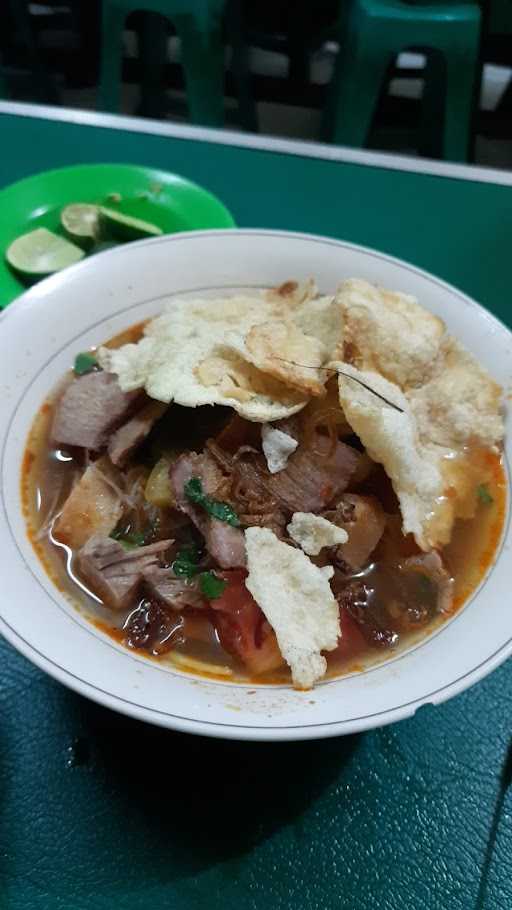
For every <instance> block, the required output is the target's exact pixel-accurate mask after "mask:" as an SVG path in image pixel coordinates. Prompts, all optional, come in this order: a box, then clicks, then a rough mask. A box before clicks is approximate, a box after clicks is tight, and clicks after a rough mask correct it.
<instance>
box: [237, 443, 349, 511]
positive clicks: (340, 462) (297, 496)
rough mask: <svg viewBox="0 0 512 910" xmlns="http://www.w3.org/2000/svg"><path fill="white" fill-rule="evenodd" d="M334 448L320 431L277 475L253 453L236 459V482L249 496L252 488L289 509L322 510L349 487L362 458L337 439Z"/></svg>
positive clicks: (300, 446)
mask: <svg viewBox="0 0 512 910" xmlns="http://www.w3.org/2000/svg"><path fill="white" fill-rule="evenodd" d="M286 432H287V433H288V432H290V428H289V427H288V425H286ZM290 435H292V434H290ZM331 448H332V446H331V440H330V439H328V438H327V437H326V436H323V435H321V434H319V433H317V434H315V439H314V440H313V444H312V445H311V446H307V445H306V444H305V443H304V442H303V441H302V442H300V443H299V446H298V448H297V449H296V451H295V452H293V453H292V455H290V458H289V459H288V463H287V465H286V468H284V470H282V471H279V473H277V474H270V472H269V470H268V468H267V463H266V461H265V458H264V456H263V455H259V454H258V455H256V454H252V453H251V452H249V453H247V454H245V455H242V456H241V457H240V458H239V459H238V460H237V461H236V464H235V468H234V474H235V476H236V481H237V483H238V486H239V488H240V486H242V487H243V489H244V490H245V492H246V495H248V494H249V492H251V491H252V492H253V495H254V497H255V498H258V499H259V498H260V491H261V490H264V491H266V496H267V499H268V497H269V495H270V497H271V499H273V500H275V502H276V503H277V505H278V506H279V507H281V508H284V509H285V510H288V511H289V512H315V513H317V512H320V511H321V510H322V509H325V508H326V506H328V505H329V503H330V502H331V501H332V500H333V499H334V498H335V497H337V496H339V494H340V493H342V492H343V491H344V490H346V488H347V486H348V484H349V483H350V479H351V477H352V475H353V473H354V471H355V470H356V468H357V465H358V463H359V459H360V455H359V452H356V450H355V449H353V448H351V447H350V446H347V445H345V444H344V443H343V442H336V443H335V445H334V447H333V450H332V452H331V451H330V449H331ZM248 511H249V510H248Z"/></svg>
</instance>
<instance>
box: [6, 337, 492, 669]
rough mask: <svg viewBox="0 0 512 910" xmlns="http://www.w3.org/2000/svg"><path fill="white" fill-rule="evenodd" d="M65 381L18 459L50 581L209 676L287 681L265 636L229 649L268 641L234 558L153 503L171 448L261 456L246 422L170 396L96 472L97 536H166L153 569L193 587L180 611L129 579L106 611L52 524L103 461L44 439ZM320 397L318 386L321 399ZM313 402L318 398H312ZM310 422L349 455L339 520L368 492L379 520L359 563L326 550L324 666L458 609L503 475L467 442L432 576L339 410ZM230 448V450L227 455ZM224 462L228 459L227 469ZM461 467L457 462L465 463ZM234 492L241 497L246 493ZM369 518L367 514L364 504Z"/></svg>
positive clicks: (321, 442)
mask: <svg viewBox="0 0 512 910" xmlns="http://www.w3.org/2000/svg"><path fill="white" fill-rule="evenodd" d="M141 332H142V325H138V326H135V327H133V328H132V329H131V330H129V332H125V333H123V335H122V336H118V337H117V338H116V339H113V340H112V341H111V342H109V344H110V345H111V346H117V345H120V344H125V343H126V342H127V341H136V340H137V339H138V338H139V337H140V335H141ZM74 381H75V379H74V376H73V375H72V374H70V376H69V377H68V378H67V379H66V380H65V383H64V385H61V386H60V387H59V389H58V390H57V391H56V393H55V395H54V396H53V397H52V398H51V399H50V400H48V401H47V402H45V404H43V406H42V407H41V409H40V411H39V413H38V414H37V416H36V418H35V421H34V424H33V427H32V430H31V433H30V436H29V439H28V443H27V448H26V452H25V457H24V462H23V468H22V498H23V504H24V509H25V514H26V520H27V526H28V533H29V536H30V540H31V542H32V544H33V547H34V549H35V551H36V553H37V555H38V557H39V559H40V560H41V562H42V563H43V565H44V567H45V569H46V571H47V572H48V574H49V575H50V576H51V578H52V580H53V581H54V583H55V584H56V585H57V586H58V587H59V588H60V589H61V590H62V591H63V592H65V593H66V595H68V596H69V597H71V599H72V600H73V601H74V603H75V604H76V605H77V607H78V608H79V609H80V610H81V611H83V612H84V613H86V615H87V616H88V617H89V618H90V620H91V622H93V623H95V624H96V625H97V626H98V627H99V628H100V629H101V630H102V631H103V632H105V633H107V634H108V635H110V636H111V637H112V638H114V639H115V640H116V641H118V642H120V643H122V644H124V645H125V646H126V647H128V648H130V649H132V650H133V651H137V652H138V653H141V654H144V655H145V656H148V657H152V658H154V659H156V660H159V661H163V662H169V663H171V664H173V665H176V666H179V667H180V668H182V669H184V670H188V671H190V672H194V673H200V674H203V675H206V676H209V675H210V676H212V677H216V678H220V679H228V678H229V679H235V680H240V681H247V680H250V681H251V682H264V683H269V682H272V683H276V682H279V683H282V682H289V680H290V674H289V670H288V669H287V668H286V666H285V665H284V663H283V662H281V664H280V665H276V664H279V661H275V660H274V659H273V656H272V655H271V654H270V652H271V644H269V654H270V657H269V656H268V655H267V657H266V658H265V659H264V660H263V661H261V660H260V663H259V664H256V663H255V662H254V661H253V659H252V657H250V659H249V658H248V662H244V660H243V659H242V657H241V655H243V654H244V653H245V652H244V650H243V647H242V645H241V644H240V643H241V642H242V644H243V641H244V640H245V639H244V636H248V635H251V636H252V637H253V638H254V641H256V643H257V647H258V648H259V649H260V650H261V641H263V643H264V648H265V647H266V643H267V641H268V642H269V643H270V638H269V637H268V628H267V625H268V624H266V623H265V621H264V617H262V615H259V614H258V616H256V614H255V612H254V609H253V607H252V605H251V606H248V605H247V603H246V601H245V600H244V597H245V594H246V592H245V593H244V595H243V596H242V593H243V592H244V591H245V589H244V585H243V582H244V573H243V570H241V569H234V570H231V574H230V572H229V571H227V570H223V569H222V568H219V566H218V565H216V564H215V561H214V560H212V558H211V554H210V555H209V554H208V552H207V551H206V547H205V543H204V540H203V538H202V535H201V533H200V532H199V531H198V528H197V527H196V526H194V524H193V522H191V521H190V519H189V518H188V517H187V514H184V513H183V512H182V511H181V512H180V511H179V510H178V509H176V508H175V507H174V506H169V505H166V504H165V502H164V500H165V496H164V497H163V500H162V501H161V502H160V500H159V499H158V486H157V485H158V482H159V481H160V480H161V482H162V484H163V486H162V489H167V487H166V483H167V480H166V477H167V475H166V474H165V471H167V474H168V471H169V466H170V465H172V464H174V463H176V460H177V458H178V456H179V454H180V453H183V452H190V451H191V450H193V451H194V452H201V450H202V449H203V448H204V447H205V446H208V445H209V444H210V443H209V442H208V441H210V442H211V441H212V440H213V442H212V444H211V450H209V451H211V452H213V453H214V456H215V458H216V459H217V461H216V464H217V465H218V466H219V470H221V469H222V470H223V468H222V464H223V459H224V465H225V466H226V465H228V464H230V465H233V464H235V463H236V462H235V461H234V459H236V458H238V459H239V460H241V461H242V463H243V460H244V458H247V459H248V463H249V462H250V460H251V459H253V460H254V462H255V463H256V460H257V458H259V457H260V456H259V455H257V454H256V455H255V454H254V453H255V452H256V453H257V451H258V446H259V427H258V425H257V424H251V423H249V422H248V421H241V420H240V419H238V420H235V421H233V416H232V412H231V411H230V409H228V408H224V407H220V406H214V407H212V406H205V407H199V408H183V407H180V406H178V405H171V406H170V407H169V408H168V410H167V411H166V412H165V413H164V414H162V415H161V416H160V417H159V418H158V419H157V420H156V421H155V422H154V424H153V426H152V429H151V431H150V432H149V434H148V435H147V437H146V438H145V439H144V440H143V441H142V442H141V444H140V445H139V446H138V447H137V448H136V449H135V450H134V452H133V454H131V455H130V457H129V458H128V460H127V461H126V463H125V464H124V465H123V467H122V468H116V473H115V475H114V474H112V475H109V477H110V479H108V480H107V481H106V482H107V483H109V484H111V486H112V489H113V490H114V489H115V488H116V487H120V490H119V495H120V498H121V500H122V514H121V515H120V517H119V520H118V521H117V522H116V526H115V529H114V531H113V532H111V534H110V536H109V535H107V536H109V539H111V540H117V541H121V542H122V544H123V546H125V547H126V548H127V552H129V548H133V547H137V546H138V547H141V548H142V549H143V548H144V547H151V546H154V545H157V544H158V543H159V542H160V541H172V543H169V546H168V548H167V549H166V550H163V551H162V552H161V553H160V554H159V555H158V557H157V558H158V560H159V565H158V571H159V572H160V575H161V577H163V574H162V573H163V572H164V570H165V571H166V572H167V573H168V576H169V578H171V577H172V579H173V581H175V580H176V579H177V578H181V580H182V581H183V582H184V584H186V583H187V579H188V582H189V583H190V590H191V591H192V588H193V586H194V585H196V587H195V588H194V596H195V597H196V600H194V597H192V596H191V597H190V598H189V600H190V602H188V603H184V605H183V608H182V609H179V608H176V605H175V606H174V608H172V609H169V608H168V605H167V604H166V603H165V602H163V601H159V598H158V596H155V593H154V590H153V591H151V590H150V589H148V588H145V587H144V585H143V586H142V587H139V588H138V589H137V593H136V594H134V597H133V599H132V601H131V602H130V603H129V605H128V606H125V607H124V608H122V609H116V610H113V609H111V607H110V606H109V603H108V600H107V599H106V598H105V596H104V594H103V593H102V591H101V590H98V588H96V589H95V587H94V585H91V582H90V579H88V578H86V577H85V576H84V573H83V572H82V571H81V569H80V565H79V560H78V559H77V552H78V551H77V549H76V548H74V547H73V546H72V545H69V544H68V543H66V541H65V539H63V538H62V536H61V537H60V538H59V534H58V533H56V521H58V518H59V515H60V513H61V511H62V509H63V507H64V504H65V503H66V501H67V499H68V497H69V495H70V493H71V491H72V490H74V489H76V488H77V484H78V483H79V481H80V479H81V478H82V477H83V475H84V472H85V471H86V470H87V469H88V468H90V467H91V465H93V466H96V468H95V470H98V471H101V472H103V471H104V470H106V469H105V468H104V465H105V459H107V458H108V456H106V455H105V454H101V453H99V454H98V453H97V452H94V453H91V452H89V451H88V450H87V449H86V448H85V447H76V446H70V445H62V444H59V445H57V444H56V443H55V442H54V441H53V440H52V435H51V433H52V424H53V420H54V417H55V410H56V407H57V406H58V402H59V399H60V397H61V396H62V392H63V389H64V388H65V387H66V384H67V383H70V382H74ZM330 395H331V391H330V390H329V391H328V399H329V396H330ZM322 407H323V408H324V410H325V402H324V404H323V405H322ZM315 408H316V410H317V411H318V409H319V405H317V404H316V403H312V404H310V405H307V407H306V408H305V410H304V412H303V413H302V415H301V417H300V427H301V428H302V429H301V430H300V432H304V433H305V435H304V439H306V437H307V432H306V429H305V428H306V427H307V426H308V421H309V419H310V417H311V414H312V413H313V412H314V410H315ZM313 423H314V427H315V432H318V438H317V441H316V443H315V444H316V445H317V446H320V449H321V450H322V451H320V452H319V454H318V458H319V459H322V458H324V459H325V458H329V457H331V456H330V455H329V452H328V449H329V447H332V446H335V445H336V443H337V442H338V441H339V440H343V442H344V443H345V444H346V445H348V446H349V447H350V448H351V449H352V450H353V451H354V452H355V453H357V454H358V457H359V456H360V459H359V463H358V468H357V469H356V471H355V473H354V474H353V476H352V479H351V481H350V483H349V484H348V486H347V487H346V490H345V491H344V496H345V500H344V508H345V511H346V512H347V515H348V518H347V520H352V521H353V520H354V509H355V510H356V512H355V514H356V515H357V509H359V508H362V507H363V506H364V505H365V503H366V504H368V503H370V504H372V503H375V500H376V501H377V506H378V510H379V515H381V517H382V527H383V531H382V532H381V533H380V534H378V537H377V539H376V544H375V546H374V548H372V550H371V552H370V553H369V554H368V555H367V556H365V557H364V558H363V561H362V564H358V560H357V559H354V560H352V562H350V560H349V561H347V560H345V559H343V558H341V557H339V554H338V558H337V561H335V562H334V566H335V572H334V577H333V579H332V582H331V585H332V589H333V591H334V593H335V595H336V597H337V599H338V602H339V605H340V617H341V629H342V635H341V639H340V642H339V645H338V647H337V648H336V650H334V651H331V652H329V653H327V654H326V655H325V656H326V658H327V662H328V671H327V675H328V676H337V675H340V674H346V673H350V672H353V671H356V670H359V669H361V668H364V667H367V666H369V665H370V664H372V663H375V662H377V661H382V660H385V659H388V658H389V657H390V656H392V655H393V654H394V653H396V652H397V650H400V649H404V648H407V647H409V646H410V645H412V644H413V643H415V642H417V641H418V640H421V639H422V638H424V637H426V636H428V635H429V634H430V633H431V632H432V631H433V629H435V628H437V627H438V626H439V625H440V624H441V623H443V622H445V621H446V620H447V619H448V618H449V617H450V616H451V615H453V612H454V611H456V610H458V609H460V608H461V607H462V605H463V604H464V603H465V602H466V601H467V599H468V598H469V597H470V596H471V594H472V592H473V591H474V590H475V588H476V587H477V586H478V585H479V583H480V582H481V580H482V578H483V576H484V575H485V573H486V572H487V570H488V569H489V567H490V565H491V564H492V562H493V559H494V557H495V554H496V551H497V547H498V544H499V540H500V537H501V533H502V529H503V523H504V517H505V510H506V483H505V474H504V468H503V462H502V459H501V456H500V453H499V452H497V451H496V452H493V451H486V452H485V453H475V454H474V460H477V461H478V464H479V473H478V476H479V478H480V482H479V484H478V488H477V489H476V491H475V490H473V495H474V496H475V497H476V507H475V509H474V514H473V515H472V517H470V518H468V519H466V520H462V519H458V520H457V521H456V524H455V527H454V531H453V534H452V538H451V541H450V543H449V544H448V545H447V546H446V547H444V548H443V550H442V553H441V556H442V563H443V572H444V575H443V579H442V580H441V581H439V576H438V575H436V572H438V569H436V568H435V567H434V569H431V568H429V567H428V564H426V563H425V562H424V560H425V556H424V555H422V554H421V551H420V550H419V548H418V547H417V545H416V544H415V542H414V540H413V539H412V537H411V536H407V537H404V536H403V534H402V531H401V518H400V513H399V508H398V502H397V499H396V497H395V494H394V492H393V489H392V486H391V483H390V481H389V480H388V478H387V476H386V474H385V473H384V470H383V469H382V467H381V466H379V465H376V464H374V463H373V462H371V460H370V459H369V458H368V456H367V455H366V454H365V453H364V452H362V446H361V444H360V442H359V440H358V439H357V437H354V436H353V434H351V432H350V428H347V426H346V425H345V426H344V425H343V422H338V423H336V424H332V423H329V421H328V420H325V421H324V422H323V423H322V420H320V421H318V422H317V423H315V422H314V421H313ZM309 425H311V422H310V421H309ZM242 449H243V450H244V451H242V454H241V455H237V453H238V452H240V451H241V450H242ZM165 459H167V462H165ZM162 460H163V461H162ZM258 463H259V462H258ZM157 464H162V465H163V467H162V472H163V473H162V478H163V479H162V478H159V477H158V476H157V474H155V465H157ZM166 464H167V467H166V466H165V465H166ZM98 466H99V467H98ZM225 469H226V470H228V468H227V467H226V468H225ZM451 469H453V468H451ZM109 470H110V468H109ZM464 470H467V463H466V464H465V467H464ZM107 473H108V472H107ZM164 475H165V476H164ZM102 476H103V475H102ZM482 476H483V477H484V480H485V482H484V483H482ZM150 477H151V478H153V481H154V485H156V486H155V489H156V491H157V492H156V493H154V495H153V498H152V501H150V500H148V498H147V496H148V483H149V479H150ZM239 480H240V478H239V479H238V481H237V483H238V486H237V491H236V493H237V496H238V498H236V497H235V494H234V493H233V497H232V498H230V496H231V494H230V492H229V490H231V491H233V487H231V488H229V489H228V486H226V485H225V489H226V490H228V492H227V493H226V495H225V497H224V499H225V500H226V501H227V503H228V505H229V504H231V505H233V503H234V502H235V499H236V502H237V504H238V506H237V507H238V510H239V512H240V511H241V509H240V502H241V499H240V495H241V494H240V483H239ZM244 495H246V496H247V495H248V494H247V491H245V493H244ZM473 505H474V503H473ZM233 508H234V506H233ZM274 508H275V507H274ZM330 509H331V511H329V509H327V510H326V511H325V515H326V517H327V518H328V519H329V518H330V519H332V520H335V519H339V514H338V513H336V507H335V505H333V504H331V505H330ZM349 513H350V514H349ZM262 514H263V513H262V512H261V511H260V513H259V514H258V516H257V518H254V517H253V518H252V519H250V520H249V519H247V518H246V519H245V522H244V519H243V518H242V519H241V521H242V527H243V526H244V523H247V522H249V523H250V521H251V520H252V521H253V522H257V523H260V524H261V523H263V519H262ZM287 517H288V519H289V516H287ZM274 518H275V516H272V515H270V513H269V515H268V516H267V519H266V521H267V522H268V523H270V525H271V526H273V525H272V522H273V521H274ZM370 520H373V519H371V516H370V518H368V521H370ZM379 520H380V518H379ZM283 533H284V534H285V532H283ZM354 533H355V532H354ZM285 536H286V534H285ZM356 536H357V535H356ZM349 539H350V533H349ZM141 552H142V550H141ZM183 554H185V556H183ZM191 554H192V555H191ZM192 557H193V558H192ZM331 559H332V551H329V552H326V553H324V551H322V552H321V553H320V554H319V555H318V556H316V557H312V560H313V562H315V563H316V564H317V565H320V566H321V565H323V564H324V565H326V564H328V563H329V562H330V561H331ZM187 560H188V562H187ZM194 560H195V562H194ZM191 563H192V568H191V567H190V564H191ZM425 565H426V566H427V568H425ZM180 572H189V573H190V574H189V575H186V574H180ZM237 573H238V574H237ZM202 576H207V578H206V581H205V584H207V585H211V584H214V585H215V583H217V584H218V583H219V580H220V585H221V586H224V587H223V590H222V592H220V593H219V590H218V589H216V590H215V591H214V592H213V594H214V596H212V598H211V599H208V597H209V596H210V593H211V592H209V593H208V594H207V595H206V596H205V597H203V599H202V600H201V596H200V594H201V592H199V595H198V593H197V592H198V589H197V579H198V578H202ZM159 577H160V576H159ZM166 577H167V576H166ZM212 579H213V581H212ZM202 584H203V582H202V581H201V585H202ZM226 584H227V585H228V587H227V591H228V592H231V595H230V596H231V599H230V600H229V602H227V600H226V589H225V586H226ZM448 584H449V585H450V598H451V600H450V606H449V608H448V609H447V610H443V609H440V603H441V601H440V598H441V597H442V587H443V585H448ZM183 590H185V595H183V591H182V592H181V594H180V596H185V598H187V597H188V594H187V590H186V587H185V588H184V589H183ZM197 597H199V599H197ZM236 598H238V600H237V601H236V603H235V602H234V601H235V600H236ZM256 609H258V608H256ZM251 611H252V612H251ZM266 636H267V637H266ZM251 641H252V639H251ZM258 641H259V644H258ZM251 647H253V645H252V644H251ZM264 648H263V650H264ZM249 656H250V655H249ZM258 659H259V658H258ZM265 661H266V662H265ZM255 668H256V669H255Z"/></svg>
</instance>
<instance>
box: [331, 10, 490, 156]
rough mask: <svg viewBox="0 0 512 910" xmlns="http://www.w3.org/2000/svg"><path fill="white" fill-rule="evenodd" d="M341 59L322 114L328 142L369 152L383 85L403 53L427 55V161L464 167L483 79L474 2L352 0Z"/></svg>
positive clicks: (342, 24)
mask: <svg viewBox="0 0 512 910" xmlns="http://www.w3.org/2000/svg"><path fill="white" fill-rule="evenodd" d="M337 31H338V39H339V42H340V52H339V54H338V61H337V66H336V71H335V74H334V78H333V80H332V82H331V86H330V91H329V96H328V101H327V104H326V108H325V111H324V118H323V125H322V133H323V138H324V139H325V140H327V141H330V142H335V143H338V144H340V145H349V146H359V147H361V146H363V145H365V143H366V141H367V138H368V134H369V131H370V127H371V124H372V119H373V115H374V112H375V109H376V107H377V102H378V99H379V95H380V92H381V88H382V84H383V82H384V79H385V77H386V74H387V72H388V69H389V67H390V65H391V64H392V62H393V60H394V59H396V57H397V56H398V54H399V53H400V52H401V51H403V50H405V49H415V50H422V51H424V52H426V54H427V67H426V71H425V92H424V96H423V120H422V125H421V128H420V151H421V152H422V154H436V153H437V152H438V153H439V154H440V157H443V158H445V159H447V160H450V161H467V159H468V152H469V146H470V136H471V120H472V114H473V105H474V97H475V88H476V83H477V78H478V50H479V41H480V9H479V6H478V5H477V4H476V3H472V2H466V3H463V2H461V3H454V2H446V3H438V4H436V3H430V4H428V5H423V4H419V5H417V4H411V3H405V2H402V0H351V3H350V4H349V5H348V6H347V8H346V9H345V11H344V13H343V14H342V16H341V19H340V21H339V24H338V29H337Z"/></svg>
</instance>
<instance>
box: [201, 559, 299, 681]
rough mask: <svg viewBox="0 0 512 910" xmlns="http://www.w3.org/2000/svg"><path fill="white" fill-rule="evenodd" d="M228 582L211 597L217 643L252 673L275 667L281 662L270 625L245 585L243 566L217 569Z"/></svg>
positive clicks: (275, 668) (274, 668)
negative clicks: (240, 567) (219, 593)
mask: <svg viewBox="0 0 512 910" xmlns="http://www.w3.org/2000/svg"><path fill="white" fill-rule="evenodd" d="M216 575H218V576H219V577H220V578H222V579H224V581H226V582H227V586H226V587H225V589H224V591H223V592H222V594H221V595H220V597H216V598H215V599H214V600H211V601H210V606H211V608H212V609H213V611H214V623H215V627H216V629H217V633H218V636H219V639H220V643H221V645H222V647H223V648H224V650H225V651H227V652H228V654H233V656H234V657H238V658H239V660H241V661H242V663H244V664H245V666H246V667H247V668H248V669H249V670H250V671H251V673H255V674H259V673H267V672H268V671H270V670H277V669H278V667H281V666H282V665H283V663H284V661H283V657H282V655H281V652H280V650H279V647H278V644H277V639H276V636H275V633H274V631H273V629H272V627H271V626H270V625H269V624H268V622H267V621H266V619H265V615H264V613H263V612H262V610H260V608H259V606H258V604H257V603H256V601H255V600H254V598H253V596H252V594H251V593H250V592H249V591H248V590H247V588H246V587H245V579H246V578H247V572H246V571H245V569H231V570H228V571H226V572H216Z"/></svg>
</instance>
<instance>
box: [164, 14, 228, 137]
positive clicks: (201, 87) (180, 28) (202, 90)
mask: <svg viewBox="0 0 512 910" xmlns="http://www.w3.org/2000/svg"><path fill="white" fill-rule="evenodd" d="M174 24H175V26H176V31H177V32H178V35H179V38H180V41H181V61H182V66H183V71H184V74H185V84H186V89H187V103H188V109H189V116H190V119H191V121H192V123H197V124H201V125H203V126H219V127H220V126H223V125H224V45H223V42H222V31H221V28H220V27H217V28H215V29H213V30H212V31H210V32H209V33H208V35H205V34H201V33H200V32H199V31H198V29H197V28H196V26H195V24H194V22H193V20H192V18H191V17H190V16H176V17H175V18H174Z"/></svg>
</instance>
